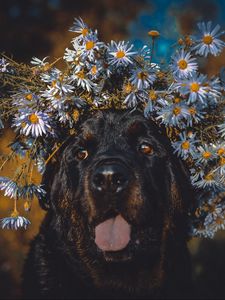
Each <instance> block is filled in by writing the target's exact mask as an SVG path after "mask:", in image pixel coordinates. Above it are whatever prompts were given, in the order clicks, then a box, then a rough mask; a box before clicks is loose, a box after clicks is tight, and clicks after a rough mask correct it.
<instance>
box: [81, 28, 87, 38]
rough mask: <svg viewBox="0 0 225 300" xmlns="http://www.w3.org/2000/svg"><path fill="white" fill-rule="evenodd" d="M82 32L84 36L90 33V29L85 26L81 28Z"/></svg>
mask: <svg viewBox="0 0 225 300" xmlns="http://www.w3.org/2000/svg"><path fill="white" fill-rule="evenodd" d="M81 33H82V35H83V36H86V35H87V34H88V29H87V28H83V29H82V30H81Z"/></svg>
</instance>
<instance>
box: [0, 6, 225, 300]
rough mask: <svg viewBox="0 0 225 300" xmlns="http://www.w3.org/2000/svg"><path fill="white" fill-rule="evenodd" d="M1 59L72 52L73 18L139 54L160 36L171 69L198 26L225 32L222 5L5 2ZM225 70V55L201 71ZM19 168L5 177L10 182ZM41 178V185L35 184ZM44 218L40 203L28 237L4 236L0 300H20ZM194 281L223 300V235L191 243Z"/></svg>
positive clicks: (201, 291)
mask: <svg viewBox="0 0 225 300" xmlns="http://www.w3.org/2000/svg"><path fill="white" fill-rule="evenodd" d="M0 4H1V5H0V37H1V42H0V52H4V53H5V54H7V55H8V56H11V55H13V57H14V59H15V60H17V61H19V62H26V63H29V61H30V60H31V58H32V57H33V56H37V57H39V58H43V57H45V56H50V57H51V61H53V60H54V58H57V57H59V56H62V55H63V53H64V49H65V48H66V47H70V41H71V39H72V38H73V36H74V35H73V33H71V32H69V31H68V28H69V27H70V26H71V25H72V23H73V18H74V17H79V16H80V17H82V18H83V19H84V21H85V22H86V23H88V24H89V26H90V27H92V28H94V29H95V28H96V29H98V32H99V37H100V39H102V40H104V41H105V42H109V41H110V40H111V39H114V40H121V39H125V40H128V39H129V40H131V41H132V42H133V43H134V44H135V46H136V47H137V48H138V47H141V46H142V45H143V44H145V43H148V42H149V41H148V36H147V32H148V31H149V30H158V31H159V32H160V38H159V39H158V40H157V48H156V51H155V57H154V61H155V62H163V61H168V60H169V57H170V54H171V51H172V48H171V45H172V44H174V43H175V42H176V41H177V39H178V38H179V37H180V36H181V35H182V34H191V33H193V30H194V29H195V28H196V23H197V22H198V21H201V20H204V21H208V20H212V21H213V23H214V24H215V25H216V24H217V23H219V24H220V25H221V26H222V28H223V29H225V1H224V0H193V1H191V0H186V1H185V0H184V1H182V0H180V1H179V0H174V1H170V0H157V1H154V0H120V1H118V0H82V1H75V0H7V1H5V0H1V1H0ZM224 62H225V51H224V52H223V53H222V54H221V55H220V57H219V58H216V59H215V58H210V59H209V60H207V65H204V64H202V66H201V68H202V69H203V71H205V72H207V73H208V74H209V75H211V74H215V73H218V72H219V70H220V68H221V67H222V66H223V65H224ZM12 135H13V132H11V131H10V130H7V129H6V130H5V131H4V138H3V137H1V140H0V141H1V142H0V154H3V155H4V154H7V153H8V152H9V149H8V147H7V145H8V144H9V141H10V140H11V138H12ZM15 164H16V162H15V163H14V164H12V163H11V164H8V165H7V168H6V169H7V171H4V173H3V174H0V175H6V176H10V174H11V173H12V172H13V169H15V166H16V165H15ZM38 179H39V178H38V177H37V180H38ZM11 208H12V200H11V199H7V198H5V197H3V196H2V194H1V197H0V218H1V217H3V216H8V215H9V213H10V210H11ZM43 216H44V212H43V211H42V210H41V209H40V208H39V206H38V203H36V202H35V201H34V203H33V207H32V210H31V212H30V213H29V216H28V218H29V219H30V220H31V221H32V226H30V227H29V229H28V230H27V231H23V230H20V231H18V232H13V231H7V230H1V231H0V299H6V298H11V299H12V298H13V299H15V298H17V299H18V298H19V297H20V281H21V271H22V267H23V263H24V259H25V257H26V254H27V251H28V249H29V243H30V241H31V240H32V238H33V237H34V236H35V235H36V234H37V232H38V228H39V225H40V222H41V220H42V218H43ZM189 247H190V251H191V254H192V263H193V276H194V280H195V286H196V289H197V295H198V297H199V298H209V299H211V298H214V299H217V298H221V299H224V298H225V284H224V282H225V255H224V253H225V234H224V233H223V232H219V233H218V234H217V235H216V237H215V239H214V240H199V239H196V238H195V239H192V240H191V241H190V242H189Z"/></svg>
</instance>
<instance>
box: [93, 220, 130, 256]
mask: <svg viewBox="0 0 225 300" xmlns="http://www.w3.org/2000/svg"><path fill="white" fill-rule="evenodd" d="M130 232H131V229H130V225H129V224H128V223H127V221H126V220H124V218H123V217H122V216H121V215H118V216H117V217H115V218H111V219H108V220H106V221H105V222H103V223H101V224H99V225H98V226H96V227H95V243H96V245H97V246H98V248H100V249H101V250H103V251H118V250H122V249H123V248H125V247H126V246H127V244H128V243H129V241H130Z"/></svg>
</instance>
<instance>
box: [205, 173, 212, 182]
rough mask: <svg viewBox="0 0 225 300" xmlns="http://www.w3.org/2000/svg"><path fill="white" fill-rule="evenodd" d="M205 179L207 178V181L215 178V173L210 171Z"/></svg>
mask: <svg viewBox="0 0 225 300" xmlns="http://www.w3.org/2000/svg"><path fill="white" fill-rule="evenodd" d="M204 179H205V180H206V181H210V180H213V174H212V173H209V174H207V175H205V177H204Z"/></svg>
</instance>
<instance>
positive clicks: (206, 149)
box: [193, 145, 216, 164]
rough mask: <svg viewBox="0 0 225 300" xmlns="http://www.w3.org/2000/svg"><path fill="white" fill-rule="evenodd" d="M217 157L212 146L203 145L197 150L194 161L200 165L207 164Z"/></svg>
mask: <svg viewBox="0 0 225 300" xmlns="http://www.w3.org/2000/svg"><path fill="white" fill-rule="evenodd" d="M215 157H216V153H215V151H214V149H213V148H212V147H211V146H210V145H201V146H199V147H198V148H197V150H196V153H195V154H194V156H193V159H194V160H196V162H197V163H199V164H207V163H208V162H209V161H211V160H213V159H214V158H215Z"/></svg>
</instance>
